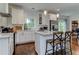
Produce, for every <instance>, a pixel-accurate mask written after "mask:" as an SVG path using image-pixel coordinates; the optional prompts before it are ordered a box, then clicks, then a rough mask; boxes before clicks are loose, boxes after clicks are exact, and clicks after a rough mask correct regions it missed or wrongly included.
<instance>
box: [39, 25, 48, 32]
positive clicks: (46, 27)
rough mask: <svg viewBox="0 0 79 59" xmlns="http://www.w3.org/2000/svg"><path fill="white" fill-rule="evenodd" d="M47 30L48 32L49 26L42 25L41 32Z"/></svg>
mask: <svg viewBox="0 0 79 59" xmlns="http://www.w3.org/2000/svg"><path fill="white" fill-rule="evenodd" d="M45 30H48V26H47V25H42V26H41V27H40V28H39V31H45Z"/></svg>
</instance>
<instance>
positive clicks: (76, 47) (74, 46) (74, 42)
mask: <svg viewBox="0 0 79 59" xmlns="http://www.w3.org/2000/svg"><path fill="white" fill-rule="evenodd" d="M72 52H73V55H79V45H78V40H76V38H73V39H72Z"/></svg>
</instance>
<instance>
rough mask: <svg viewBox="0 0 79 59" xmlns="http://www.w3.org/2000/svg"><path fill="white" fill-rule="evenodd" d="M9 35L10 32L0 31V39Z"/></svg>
mask: <svg viewBox="0 0 79 59" xmlns="http://www.w3.org/2000/svg"><path fill="white" fill-rule="evenodd" d="M9 37H10V33H0V39H5V38H9Z"/></svg>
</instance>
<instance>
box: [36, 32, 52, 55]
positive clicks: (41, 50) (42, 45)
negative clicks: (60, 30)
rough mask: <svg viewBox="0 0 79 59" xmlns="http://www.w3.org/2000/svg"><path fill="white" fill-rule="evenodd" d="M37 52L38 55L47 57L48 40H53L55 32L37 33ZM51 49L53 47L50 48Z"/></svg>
mask: <svg viewBox="0 0 79 59" xmlns="http://www.w3.org/2000/svg"><path fill="white" fill-rule="evenodd" d="M35 38H36V39H35V50H36V52H37V54H38V55H45V50H46V40H48V39H52V38H53V32H50V31H37V32H35ZM48 48H49V49H51V48H52V47H51V46H48Z"/></svg>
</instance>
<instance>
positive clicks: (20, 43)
mask: <svg viewBox="0 0 79 59" xmlns="http://www.w3.org/2000/svg"><path fill="white" fill-rule="evenodd" d="M34 43H35V42H27V43H20V44H16V46H19V45H25V44H34Z"/></svg>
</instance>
